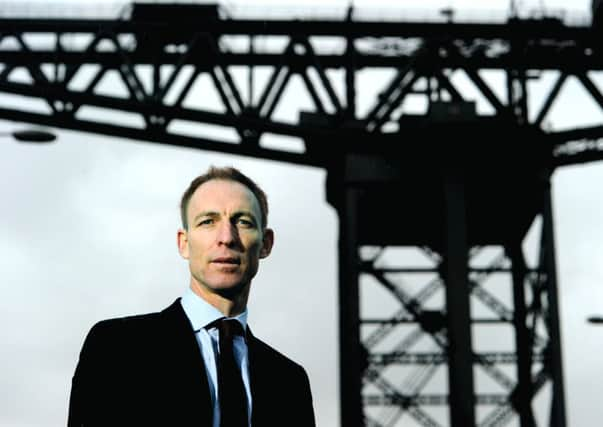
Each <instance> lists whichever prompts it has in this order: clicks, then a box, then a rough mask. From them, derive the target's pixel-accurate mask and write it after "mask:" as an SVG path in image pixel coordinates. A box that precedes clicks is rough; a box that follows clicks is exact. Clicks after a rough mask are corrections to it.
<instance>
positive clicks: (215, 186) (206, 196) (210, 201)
mask: <svg viewBox="0 0 603 427" xmlns="http://www.w3.org/2000/svg"><path fill="white" fill-rule="evenodd" d="M206 210H207V211H216V212H222V211H238V210H245V211H251V212H252V213H253V214H254V215H256V216H257V217H258V218H259V217H260V204H259V202H258V200H257V199H256V197H255V195H254V194H253V192H252V191H251V190H250V189H249V188H247V186H245V185H243V184H241V183H240V182H238V181H232V180H226V179H212V180H209V181H207V182H204V183H203V184H201V185H200V186H199V187H197V189H196V190H195V192H194V193H193V195H192V197H191V199H190V201H189V205H188V214H189V215H191V214H192V215H196V214H198V213H199V212H202V211H206Z"/></svg>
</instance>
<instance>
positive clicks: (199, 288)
mask: <svg viewBox="0 0 603 427" xmlns="http://www.w3.org/2000/svg"><path fill="white" fill-rule="evenodd" d="M190 287H191V290H192V291H193V292H194V293H195V294H196V295H197V296H199V297H200V298H203V299H204V300H205V301H206V302H208V303H209V304H211V305H213V306H214V307H216V308H217V309H218V310H220V313H222V314H223V315H224V316H226V317H234V316H237V315H239V314H241V313H242V312H243V311H245V308H246V307H247V299H248V297H249V285H247V286H245V287H244V288H243V289H241V291H240V292H237V293H236V294H234V295H223V294H220V293H217V292H215V291H213V290H209V289H207V288H206V287H205V286H203V285H201V284H199V283H198V282H197V281H196V280H194V279H191V285H190Z"/></svg>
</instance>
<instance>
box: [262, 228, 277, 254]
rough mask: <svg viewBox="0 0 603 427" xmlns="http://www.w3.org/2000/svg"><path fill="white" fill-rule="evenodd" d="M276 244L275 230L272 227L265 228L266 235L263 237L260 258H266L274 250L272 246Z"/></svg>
mask: <svg viewBox="0 0 603 427" xmlns="http://www.w3.org/2000/svg"><path fill="white" fill-rule="evenodd" d="M273 245H274V231H272V229H271V228H267V229H265V230H264V236H263V237H262V248H261V249H260V258H266V257H267V256H268V255H270V252H272V246H273Z"/></svg>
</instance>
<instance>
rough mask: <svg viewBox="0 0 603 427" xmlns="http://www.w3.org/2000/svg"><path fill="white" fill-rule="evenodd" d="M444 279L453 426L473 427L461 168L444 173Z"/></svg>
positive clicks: (471, 363) (469, 325)
mask: <svg viewBox="0 0 603 427" xmlns="http://www.w3.org/2000/svg"><path fill="white" fill-rule="evenodd" d="M444 199H445V206H446V213H445V217H446V219H445V221H446V223H445V231H444V233H445V243H444V262H445V269H444V279H445V283H446V311H447V317H448V319H447V323H448V381H449V385H448V387H449V404H450V425H451V426H452V427H474V426H475V411H474V401H475V397H474V390H473V351H472V346H471V321H470V311H469V284H468V265H467V264H468V262H467V261H468V243H467V228H466V214H465V182H464V179H463V176H462V173H461V172H460V171H459V170H455V169H449V170H447V171H446V173H445V174H444Z"/></svg>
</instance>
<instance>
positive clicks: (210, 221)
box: [197, 218, 214, 226]
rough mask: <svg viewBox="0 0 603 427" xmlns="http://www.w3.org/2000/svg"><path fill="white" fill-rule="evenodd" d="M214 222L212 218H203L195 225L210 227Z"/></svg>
mask: <svg viewBox="0 0 603 427" xmlns="http://www.w3.org/2000/svg"><path fill="white" fill-rule="evenodd" d="M213 222H214V220H213V219H212V218H205V219H202V220H200V221H199V223H198V224H197V225H199V226H201V225H210V224H213Z"/></svg>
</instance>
